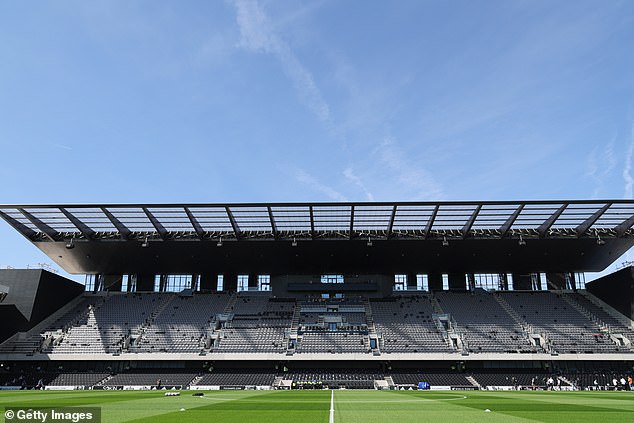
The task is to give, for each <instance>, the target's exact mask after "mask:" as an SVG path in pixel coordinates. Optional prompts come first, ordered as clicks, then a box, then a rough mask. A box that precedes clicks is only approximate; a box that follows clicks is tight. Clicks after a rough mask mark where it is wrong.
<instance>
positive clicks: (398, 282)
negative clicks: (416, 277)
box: [394, 275, 407, 291]
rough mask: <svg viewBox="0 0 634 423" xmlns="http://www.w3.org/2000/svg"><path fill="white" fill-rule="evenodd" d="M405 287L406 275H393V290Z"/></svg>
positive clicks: (400, 289) (401, 289)
mask: <svg viewBox="0 0 634 423" xmlns="http://www.w3.org/2000/svg"><path fill="white" fill-rule="evenodd" d="M406 287H407V275H394V290H395V291H404V290H405V289H406Z"/></svg>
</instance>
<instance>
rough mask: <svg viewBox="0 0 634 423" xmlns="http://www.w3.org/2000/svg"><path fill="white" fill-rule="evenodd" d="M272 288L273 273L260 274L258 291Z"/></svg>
mask: <svg viewBox="0 0 634 423" xmlns="http://www.w3.org/2000/svg"><path fill="white" fill-rule="evenodd" d="M270 290H271V275H258V291H270Z"/></svg>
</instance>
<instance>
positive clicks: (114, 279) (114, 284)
mask: <svg viewBox="0 0 634 423" xmlns="http://www.w3.org/2000/svg"><path fill="white" fill-rule="evenodd" d="M122 283H123V277H122V276H121V275H104V289H105V290H106V291H111V292H121V286H122Z"/></svg>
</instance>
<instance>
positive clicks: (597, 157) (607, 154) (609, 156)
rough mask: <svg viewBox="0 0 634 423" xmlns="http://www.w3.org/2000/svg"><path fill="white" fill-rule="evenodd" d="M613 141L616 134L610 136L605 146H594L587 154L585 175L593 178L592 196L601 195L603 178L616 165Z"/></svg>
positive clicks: (604, 178)
mask: <svg viewBox="0 0 634 423" xmlns="http://www.w3.org/2000/svg"><path fill="white" fill-rule="evenodd" d="M615 141H616V136H614V137H612V140H611V141H610V142H609V143H608V144H607V146H601V147H595V148H593V149H592V151H591V152H590V154H589V155H588V165H587V166H588V167H587V171H586V175H587V176H588V177H590V178H591V179H592V180H594V188H593V190H592V198H597V197H599V196H601V192H602V191H603V188H604V186H605V180H606V179H607V178H608V176H609V175H610V174H611V173H612V171H613V170H614V167H615V166H616V157H615V155H614V143H615Z"/></svg>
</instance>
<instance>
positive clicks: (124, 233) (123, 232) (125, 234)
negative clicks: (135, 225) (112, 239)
mask: <svg viewBox="0 0 634 423" xmlns="http://www.w3.org/2000/svg"><path fill="white" fill-rule="evenodd" d="M101 211H102V212H103V213H104V214H105V215H106V217H107V218H108V220H110V223H112V225H113V226H114V227H115V228H116V229H117V231H118V232H119V235H120V236H121V238H122V239H128V238H129V237H130V234H131V233H132V231H131V230H130V229H129V228H128V227H127V226H126V225H124V224H123V223H121V221H120V220H119V219H118V218H117V217H116V216H115V215H114V214H112V213H111V212H110V210H108V209H107V208H105V207H102V208H101Z"/></svg>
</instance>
